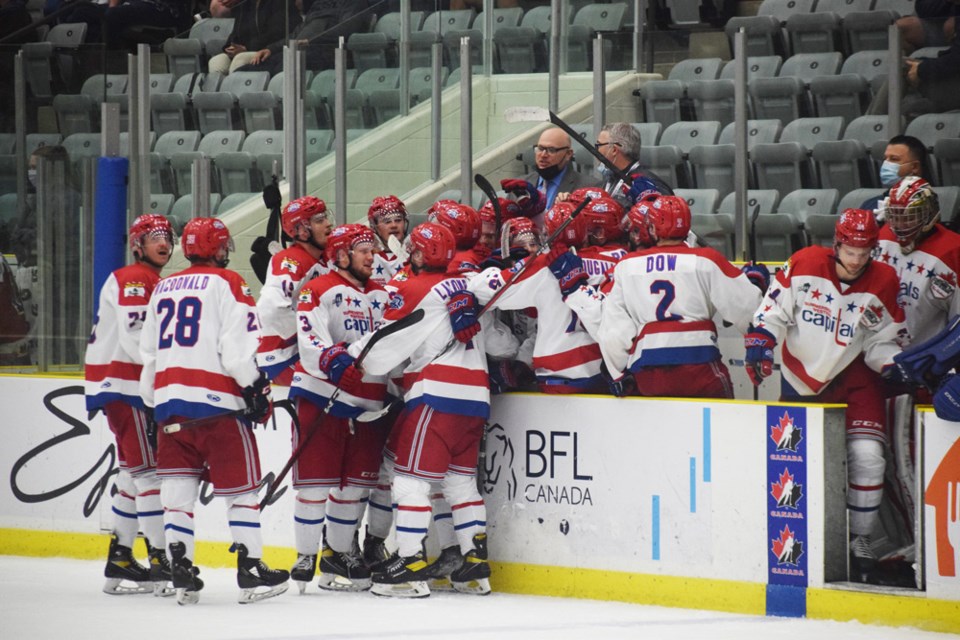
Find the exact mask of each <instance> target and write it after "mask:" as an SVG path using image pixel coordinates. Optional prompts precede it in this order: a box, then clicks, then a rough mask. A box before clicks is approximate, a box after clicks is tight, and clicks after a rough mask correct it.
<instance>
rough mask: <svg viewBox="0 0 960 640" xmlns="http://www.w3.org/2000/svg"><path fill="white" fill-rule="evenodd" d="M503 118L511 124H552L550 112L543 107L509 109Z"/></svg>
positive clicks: (505, 111)
mask: <svg viewBox="0 0 960 640" xmlns="http://www.w3.org/2000/svg"><path fill="white" fill-rule="evenodd" d="M503 118H504V120H506V121H507V122H509V123H510V124H513V123H516V122H550V111H549V110H548V109H544V108H543V107H507V108H506V109H504V110H503Z"/></svg>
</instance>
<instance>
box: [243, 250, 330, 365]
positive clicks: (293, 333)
mask: <svg viewBox="0 0 960 640" xmlns="http://www.w3.org/2000/svg"><path fill="white" fill-rule="evenodd" d="M327 271H328V267H327V264H326V261H325V260H319V261H318V260H317V259H315V258H314V257H313V256H312V255H310V253H309V252H307V250H306V249H304V248H303V247H302V246H300V245H299V244H294V245H293V246H290V247H287V248H286V249H284V250H283V251H280V252H278V253H277V254H276V255H274V256H273V258H271V259H270V269H269V271H268V272H267V279H266V281H265V282H264V283H263V288H261V289H260V299H259V300H258V301H257V313H258V314H259V316H260V325H261V326H260V330H261V334H262V335H263V339H262V341H261V342H260V348H259V349H258V350H257V364H258V365H259V366H260V368H261V369H263V371H264V372H266V374H267V375H268V376H269V377H270V379H271V380H272V379H274V378H276V377H277V376H278V375H280V373H282V372H283V371H284V370H286V369H287V368H288V367H290V366H291V365H293V364H294V363H295V362H296V361H297V357H298V355H297V319H296V316H297V314H296V309H297V302H296V296H297V294H298V293H299V292H300V289H302V288H303V285H304V284H305V283H306V282H307V281H309V280H311V279H313V278H315V277H317V276H318V275H321V274H323V273H326V272H327Z"/></svg>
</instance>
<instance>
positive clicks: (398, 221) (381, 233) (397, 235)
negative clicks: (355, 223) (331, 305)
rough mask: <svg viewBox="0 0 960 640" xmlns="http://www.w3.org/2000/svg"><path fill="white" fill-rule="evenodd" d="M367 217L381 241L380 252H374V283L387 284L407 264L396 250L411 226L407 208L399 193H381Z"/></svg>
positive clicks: (378, 250)
mask: <svg viewBox="0 0 960 640" xmlns="http://www.w3.org/2000/svg"><path fill="white" fill-rule="evenodd" d="M367 220H368V221H369V224H370V228H371V229H373V232H374V233H375V234H376V236H377V241H378V243H379V246H378V249H377V252H376V253H375V254H374V262H373V276H371V277H372V278H373V281H374V282H376V283H377V284H379V285H380V286H383V285H385V284H386V283H388V282H389V281H390V279H391V278H392V277H393V276H394V275H396V273H397V271H399V270H400V267H401V266H403V260H401V259H400V256H399V255H398V254H397V253H398V252H397V251H395V249H397V248H398V247H402V246H403V242H404V238H406V236H407V228H408V226H409V224H410V222H409V219H408V218H407V207H406V205H404V204H403V201H402V200H400V198H398V197H397V196H386V197H383V196H377V197H376V198H374V199H373V202H372V203H371V204H370V208H369V209H368V210H367ZM391 238H393V240H391Z"/></svg>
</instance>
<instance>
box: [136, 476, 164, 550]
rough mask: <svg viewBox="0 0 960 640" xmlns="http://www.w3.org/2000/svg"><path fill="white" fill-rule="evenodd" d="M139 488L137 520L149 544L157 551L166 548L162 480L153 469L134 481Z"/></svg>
mask: <svg viewBox="0 0 960 640" xmlns="http://www.w3.org/2000/svg"><path fill="white" fill-rule="evenodd" d="M133 482H134V484H136V486H137V518H138V519H139V520H140V528H141V529H142V530H143V535H145V536H146V537H147V542H149V543H150V546H151V547H154V548H155V549H163V548H164V547H165V546H166V543H165V542H164V537H163V505H162V504H160V479H159V478H157V472H156V470H153V469H151V470H150V471H146V472H144V473H141V474H140V475H138V476H137V477H135V478H134V479H133Z"/></svg>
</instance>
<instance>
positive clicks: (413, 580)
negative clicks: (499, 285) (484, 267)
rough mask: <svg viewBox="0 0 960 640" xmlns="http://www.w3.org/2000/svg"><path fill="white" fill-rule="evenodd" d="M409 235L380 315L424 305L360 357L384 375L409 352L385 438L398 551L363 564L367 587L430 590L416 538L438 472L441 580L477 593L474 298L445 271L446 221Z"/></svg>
mask: <svg viewBox="0 0 960 640" xmlns="http://www.w3.org/2000/svg"><path fill="white" fill-rule="evenodd" d="M410 244H411V254H410V265H411V276H410V277H409V278H406V279H405V280H404V281H403V282H401V283H399V288H398V290H397V292H396V293H395V294H394V297H393V298H392V299H391V304H390V309H389V310H388V311H387V313H386V314H385V316H384V319H385V320H387V321H391V320H397V319H400V318H402V317H404V316H406V315H407V314H409V313H411V312H412V311H414V310H416V309H423V310H424V311H425V313H426V315H425V317H424V319H423V320H421V321H420V322H418V323H416V324H414V325H411V326H410V327H409V328H407V329H405V330H403V331H400V332H398V333H396V334H393V335H391V336H389V337H388V338H385V339H384V340H382V342H383V343H385V344H384V346H382V348H379V349H377V350H375V351H371V352H370V353H369V354H368V356H367V359H366V360H365V361H364V369H365V370H366V371H367V372H368V373H371V374H375V375H384V374H387V373H388V372H390V371H391V370H392V369H393V368H394V367H395V366H397V365H398V364H401V363H403V362H404V361H405V360H409V363H408V364H407V366H406V368H405V370H404V379H405V381H406V383H405V385H404V386H405V388H406V395H405V397H404V401H405V403H406V409H405V411H404V414H403V417H402V418H401V420H400V422H399V424H398V425H397V427H396V429H397V433H396V437H395V438H394V440H395V453H396V467H395V477H394V481H393V496H394V502H395V503H396V505H397V506H396V525H397V527H396V528H397V544H398V547H399V548H398V552H397V553H398V555H397V556H396V557H395V558H394V559H393V560H392V561H391V562H390V563H389V564H387V566H386V567H385V568H384V569H383V571H381V572H378V573H374V574H373V587H372V591H373V592H374V593H376V594H378V595H385V596H398V597H424V596H427V595H429V594H430V589H429V587H428V586H427V582H426V580H427V579H428V578H429V577H430V576H429V575H428V574H427V572H426V569H427V566H428V565H427V563H426V555H425V552H424V549H423V542H424V536H425V535H426V533H427V528H428V524H429V521H430V492H431V483H434V482H439V483H441V486H442V488H443V494H444V497H445V498H446V500H447V501H448V502H449V503H450V505H451V507H452V509H453V521H454V527H455V530H456V534H457V539H458V540H459V543H460V550H461V551H462V553H463V560H462V564H461V565H460V567H458V568H457V569H456V570H455V571H453V573H452V574H451V576H450V580H451V582H452V584H453V586H454V588H455V589H457V590H458V591H464V592H468V593H478V594H485V593H489V591H490V586H489V581H488V578H489V576H490V568H489V565H488V564H487V547H486V510H485V508H484V505H483V499H482V498H481V497H480V494H479V493H478V491H477V483H476V472H477V455H478V452H479V446H480V439H481V438H482V436H483V424H484V421H485V420H486V418H487V417H488V415H489V391H488V389H487V371H486V361H485V358H484V356H483V348H482V346H483V345H482V340H481V338H480V335H479V331H480V325H479V323H478V321H477V315H476V299H475V298H474V296H473V295H472V294H470V293H469V292H468V291H467V283H466V280H464V279H463V278H462V277H459V276H453V275H450V274H448V273H447V272H446V269H447V265H448V264H449V262H450V260H451V258H452V257H453V253H454V249H455V246H454V239H453V234H451V233H450V231H449V230H447V229H446V228H445V227H442V226H440V225H438V224H434V223H429V222H428V223H425V224H422V225H420V226H418V227H416V228H415V229H414V230H413V232H412V233H411V234H410ZM454 338H456V340H454ZM364 342H365V340H361V341H360V342H357V343H354V344H352V345H351V346H350V347H349V352H350V354H351V355H356V354H359V353H360V351H361V350H362V349H363V346H364ZM386 343H389V344H386ZM448 343H449V344H452V346H451V347H450V348H449V349H448V348H447V347H448Z"/></svg>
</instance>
